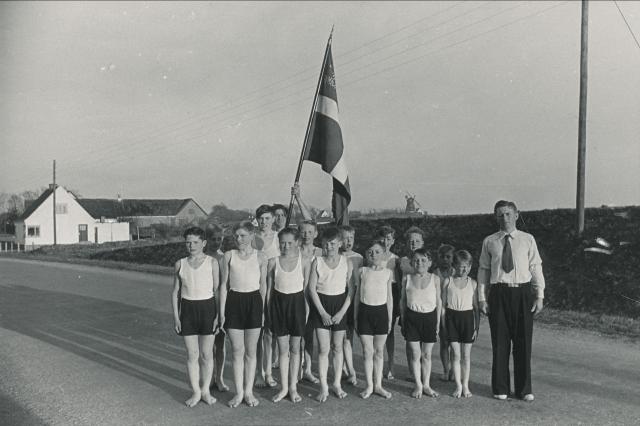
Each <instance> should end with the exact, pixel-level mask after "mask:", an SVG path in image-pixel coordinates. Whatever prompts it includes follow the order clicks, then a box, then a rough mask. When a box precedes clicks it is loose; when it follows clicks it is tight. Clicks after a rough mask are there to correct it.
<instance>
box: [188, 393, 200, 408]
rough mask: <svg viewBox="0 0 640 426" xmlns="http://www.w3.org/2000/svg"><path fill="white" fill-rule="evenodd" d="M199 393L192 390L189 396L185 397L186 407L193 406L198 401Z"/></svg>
mask: <svg viewBox="0 0 640 426" xmlns="http://www.w3.org/2000/svg"><path fill="white" fill-rule="evenodd" d="M201 396H202V395H201V393H200V391H198V392H194V393H193V395H191V398H189V399H187V400H186V401H185V402H184V403H185V404H186V406H187V407H189V408H191V407H195V406H196V404H197V403H198V402H200V397H201Z"/></svg>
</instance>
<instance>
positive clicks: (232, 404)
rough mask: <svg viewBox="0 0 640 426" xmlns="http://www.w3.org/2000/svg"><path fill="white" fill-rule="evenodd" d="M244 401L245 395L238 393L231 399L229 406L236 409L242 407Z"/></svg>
mask: <svg viewBox="0 0 640 426" xmlns="http://www.w3.org/2000/svg"><path fill="white" fill-rule="evenodd" d="M243 399H244V393H237V394H236V395H235V396H234V397H233V398H231V401H229V402H228V405H229V407H231V408H236V407H237V406H238V405H240V403H241V402H242V400H243Z"/></svg>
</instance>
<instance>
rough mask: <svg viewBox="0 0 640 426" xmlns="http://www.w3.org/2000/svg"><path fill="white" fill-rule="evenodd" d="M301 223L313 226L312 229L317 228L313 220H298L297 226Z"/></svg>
mask: <svg viewBox="0 0 640 426" xmlns="http://www.w3.org/2000/svg"><path fill="white" fill-rule="evenodd" d="M302 225H310V226H313V228H314V229H316V230H317V229H318V225H317V224H316V221H315V220H310V219H309V220H303V221H302V222H300V225H298V227H299V228H301V227H302Z"/></svg>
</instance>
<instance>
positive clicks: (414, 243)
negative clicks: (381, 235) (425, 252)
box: [407, 234, 424, 252]
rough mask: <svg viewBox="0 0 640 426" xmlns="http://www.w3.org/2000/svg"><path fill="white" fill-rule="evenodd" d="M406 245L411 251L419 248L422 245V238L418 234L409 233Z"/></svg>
mask: <svg viewBox="0 0 640 426" xmlns="http://www.w3.org/2000/svg"><path fill="white" fill-rule="evenodd" d="M407 245H408V246H409V250H411V252H414V251H416V250H418V249H419V248H422V247H424V239H423V238H422V235H420V234H409V239H408V240H407Z"/></svg>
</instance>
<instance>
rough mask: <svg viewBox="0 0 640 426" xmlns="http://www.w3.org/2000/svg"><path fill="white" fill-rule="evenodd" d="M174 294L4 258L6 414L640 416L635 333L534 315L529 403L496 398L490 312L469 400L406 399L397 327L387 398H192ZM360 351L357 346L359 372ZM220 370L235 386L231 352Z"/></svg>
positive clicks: (515, 419) (255, 419) (265, 419)
mask: <svg viewBox="0 0 640 426" xmlns="http://www.w3.org/2000/svg"><path fill="white" fill-rule="evenodd" d="M550 285H552V283H550ZM170 292H171V280H170V278H169V277H167V276H162V275H152V274H143V273H136V272H128V271H118V270H112V269H101V268H94V267H87V266H78V265H70V264H56V263H41V262H32V261H22V260H15V259H7V258H2V257H0V424H2V425H39V424H53V425H71V424H73V425H146V424H154V425H155V424H162V425H176V424H184V425H196V424H197V425H201V424H202V425H204V424H302V423H304V424H385V425H393V424H402V423H404V424H464V423H467V424H489V423H491V424H640V390H639V386H640V345H639V344H637V343H630V342H625V341H622V340H615V339H612V338H608V337H601V336H598V335H596V334H591V333H585V332H583V331H580V332H578V331H573V330H569V329H554V328H550V327H546V326H540V325H538V324H536V328H535V330H534V346H533V350H534V354H533V360H532V364H533V389H534V393H535V395H536V400H535V402H533V403H526V402H522V401H519V400H511V399H510V400H508V401H506V402H504V401H496V400H494V399H492V398H491V389H490V387H489V380H490V368H491V344H490V340H489V330H488V326H487V323H486V321H484V322H483V324H482V327H481V330H480V336H479V341H478V342H477V344H476V345H474V348H473V351H472V371H471V381H472V383H471V391H472V392H473V393H474V397H473V398H471V399H466V400H465V399H454V398H452V397H450V396H448V394H450V393H451V392H452V391H453V384H452V383H444V382H440V381H439V380H437V379H434V380H432V386H433V387H434V389H435V390H437V391H439V392H440V393H441V394H442V396H440V397H439V398H437V399H430V398H426V397H425V398H423V399H420V400H415V399H412V398H411V397H410V396H409V393H410V391H411V384H409V383H407V382H405V381H404V380H402V378H404V377H405V376H406V375H407V370H406V361H404V341H403V339H402V337H401V336H400V334H399V330H398V333H397V335H398V338H397V339H396V344H397V352H396V359H397V361H398V362H399V363H400V364H401V367H400V370H399V371H398V373H399V374H398V376H399V378H400V379H396V380H393V381H390V382H387V383H385V386H386V387H387V389H388V390H390V391H392V392H393V398H392V399H391V400H389V401H386V400H383V399H382V398H379V397H376V396H375V395H373V396H372V397H371V398H370V399H369V400H366V401H364V400H362V399H360V398H359V397H358V396H357V395H358V392H359V389H356V388H354V387H352V386H349V385H345V386H344V389H345V390H346V391H347V392H348V393H349V396H348V397H347V398H346V399H345V400H338V399H336V398H335V397H333V396H331V397H330V398H329V400H328V401H327V402H326V403H324V404H320V403H317V402H316V401H315V400H313V398H312V397H311V396H315V394H316V392H317V387H316V386H313V385H309V384H302V385H301V386H300V391H301V394H302V395H303V397H304V399H303V401H302V402H301V403H299V404H296V405H294V404H292V403H291V402H289V401H282V402H280V403H279V404H274V403H272V402H271V401H270V398H271V396H272V395H273V394H275V391H274V390H272V389H268V390H262V389H261V390H257V392H256V395H257V396H258V398H259V399H260V405H259V406H258V407H255V408H249V407H247V406H246V405H241V406H240V407H238V408H236V409H231V408H228V407H227V406H226V402H227V401H228V400H229V399H230V398H231V393H229V392H227V393H218V392H216V393H215V394H214V396H216V397H217V398H218V403H217V404H214V405H213V406H207V405H205V404H202V403H201V404H198V405H197V406H196V407H195V408H192V409H189V408H186V407H185V406H184V404H183V401H184V400H185V399H186V398H188V397H189V395H190V393H189V390H188V389H189V388H188V385H187V377H186V366H185V350H184V347H183V345H182V342H181V339H180V338H179V337H178V336H176V335H175V334H174V333H173V331H172V319H171V314H170ZM360 354H361V350H360V347H359V345H358V346H357V347H356V369H357V370H358V371H359V379H360V381H361V383H362V376H361V375H360V373H361V372H362V359H361V357H360ZM435 358H436V354H435V351H434V373H436V375H439V373H440V372H441V366H440V363H439V360H437V359H435ZM225 378H226V380H227V383H228V384H230V385H231V382H232V381H231V367H230V364H229V363H228V362H227V367H226V370H225ZM359 386H360V385H359Z"/></svg>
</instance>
